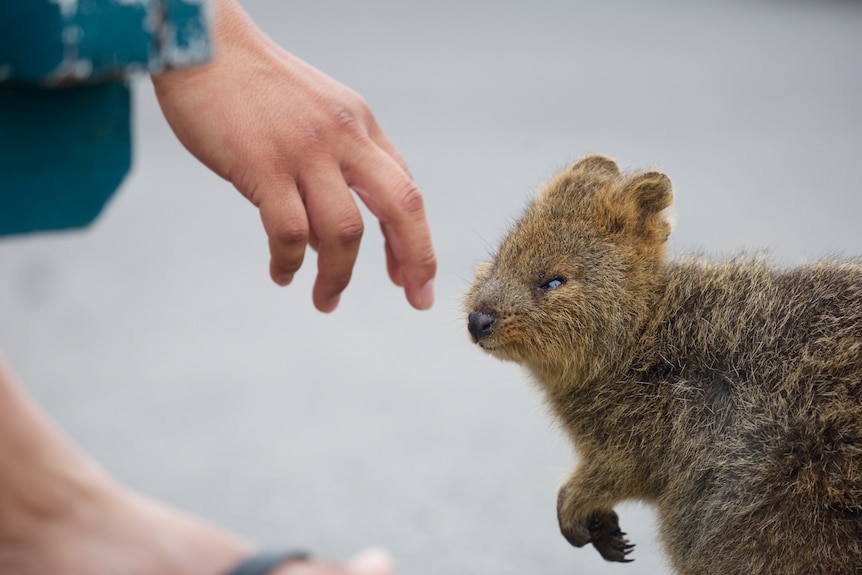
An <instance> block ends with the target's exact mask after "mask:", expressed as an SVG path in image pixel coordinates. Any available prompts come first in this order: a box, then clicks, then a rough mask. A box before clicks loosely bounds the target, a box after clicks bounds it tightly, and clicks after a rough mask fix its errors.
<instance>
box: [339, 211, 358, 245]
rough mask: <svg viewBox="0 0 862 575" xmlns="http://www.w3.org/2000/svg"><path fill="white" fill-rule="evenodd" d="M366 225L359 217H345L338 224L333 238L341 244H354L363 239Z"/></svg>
mask: <svg viewBox="0 0 862 575" xmlns="http://www.w3.org/2000/svg"><path fill="white" fill-rule="evenodd" d="M364 232H365V225H364V224H363V223H362V219H361V218H359V217H351V218H348V219H344V220H342V221H340V222H339V223H338V224H336V226H335V228H334V232H333V235H332V237H333V240H334V241H335V242H337V243H339V244H341V245H354V244H357V243H359V241H360V240H361V239H362V234H363V233H364Z"/></svg>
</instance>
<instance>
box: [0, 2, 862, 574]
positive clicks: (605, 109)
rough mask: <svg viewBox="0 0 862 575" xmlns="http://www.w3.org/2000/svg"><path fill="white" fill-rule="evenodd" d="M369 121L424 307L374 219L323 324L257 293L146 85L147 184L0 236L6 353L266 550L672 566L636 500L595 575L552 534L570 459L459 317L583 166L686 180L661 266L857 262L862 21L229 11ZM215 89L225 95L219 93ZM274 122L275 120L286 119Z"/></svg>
mask: <svg viewBox="0 0 862 575" xmlns="http://www.w3.org/2000/svg"><path fill="white" fill-rule="evenodd" d="M243 5H244V6H245V7H246V9H247V10H248V12H249V13H250V14H251V16H252V17H253V18H254V19H255V20H256V21H257V23H258V24H259V25H260V26H261V27H262V28H263V29H264V30H265V31H266V32H267V33H268V34H269V35H271V36H272V37H273V38H274V39H275V40H276V41H277V42H279V43H280V44H281V45H282V46H284V47H285V48H286V49H287V50H289V51H291V52H293V53H294V54H296V55H298V56H300V57H301V58H303V59H305V60H307V61H308V62H310V63H311V64H313V65H315V66H316V67H318V68H320V69H321V70H323V71H324V72H326V73H328V74H329V75H331V76H333V77H335V78H337V79H338V80H340V81H341V82H343V83H345V84H347V85H349V86H351V87H352V88H353V89H355V90H356V91H357V92H359V93H360V94H362V95H363V96H364V97H365V98H366V99H367V100H368V102H369V103H370V105H371V107H372V109H373V110H374V112H375V114H376V116H377V119H378V120H379V122H380V124H381V125H382V127H383V129H384V130H385V131H386V132H387V133H388V135H389V136H390V137H391V138H392V140H393V141H394V142H395V143H396V145H397V146H398V147H399V149H400V151H401V152H402V154H403V155H404V156H405V158H406V159H407V161H408V163H409V165H410V167H411V170H412V172H413V174H414V176H415V178H416V181H417V183H418V184H419V187H420V188H421V190H422V191H423V193H424V195H425V200H426V206H427V209H428V212H429V216H430V219H431V225H432V232H433V233H434V238H435V242H436V244H435V245H436V248H437V254H438V257H439V265H440V268H439V275H438V279H437V296H438V300H437V305H436V306H435V307H434V309H433V310H431V311H429V312H424V313H420V312H416V311H414V310H412V309H411V308H410V307H409V306H408V304H407V302H406V300H405V299H404V297H403V295H402V293H401V291H400V290H399V289H397V288H395V287H394V286H392V285H391V284H389V282H388V279H387V277H386V273H385V264H384V258H383V244H382V239H381V237H380V234H379V232H378V228H377V225H376V222H375V221H374V220H373V218H372V217H371V216H370V215H368V213H367V212H365V215H366V224H367V225H366V228H367V232H366V236H365V239H364V241H363V247H362V249H361V253H360V257H359V262H358V264H357V267H356V270H355V273H354V276H353V281H352V283H351V286H350V287H349V288H348V290H347V292H346V293H345V294H344V296H343V298H342V300H341V305H340V307H339V309H338V310H337V311H336V312H335V313H333V314H332V315H329V316H325V315H322V314H320V313H318V312H316V311H315V310H314V308H313V306H312V304H311V285H312V282H313V279H314V270H315V261H314V258H313V256H312V254H310V255H309V257H308V259H307V260H306V265H305V267H304V268H303V270H302V271H301V272H300V273H299V274H298V276H297V280H296V281H295V283H294V284H293V285H292V286H291V287H289V288H287V289H280V288H278V287H276V286H275V285H274V284H272V283H271V282H270V280H269V277H268V272H267V266H268V252H267V244H266V239H265V236H264V233H263V230H262V227H261V225H260V221H259V218H258V215H257V213H256V210H254V209H253V208H252V206H251V205H250V204H248V203H247V202H246V200H244V199H243V198H242V197H241V196H240V195H239V194H238V193H236V192H235V191H234V190H233V189H232V188H231V186H230V185H228V184H226V183H225V182H224V181H222V180H220V179H219V178H217V177H216V176H213V175H212V174H211V173H209V172H208V171H207V170H206V169H205V168H204V167H202V166H201V165H200V164H198V163H197V162H196V160H194V159H193V158H192V157H191V156H190V155H189V154H188V153H187V152H186V151H185V150H184V149H183V148H182V147H181V145H180V144H179V143H178V142H177V141H176V140H175V138H174V137H173V135H172V133H171V132H170V129H169V128H168V127H167V125H166V123H165V122H164V120H163V119H162V117H161V115H160V113H159V110H158V105H157V103H156V101H155V99H154V97H153V94H152V86H151V85H150V83H149V81H148V80H147V79H145V78H142V79H139V80H138V81H137V82H136V83H135V90H134V92H135V93H134V97H135V100H136V106H135V166H134V168H133V172H132V173H131V175H130V176H129V177H128V178H127V179H126V181H125V183H124V185H123V188H122V189H121V191H120V192H119V193H118V195H117V196H116V197H115V198H114V200H113V201H112V202H111V204H110V205H109V206H108V209H107V211H106V213H104V214H103V215H102V217H101V218H100V219H99V220H98V221H97V223H96V224H95V225H94V226H92V227H91V228H89V229H87V230H85V231H83V232H78V233H63V234H46V235H39V236H32V237H23V238H15V239H6V240H3V241H2V242H0V350H2V351H3V353H4V354H5V355H6V356H7V359H8V360H9V361H10V363H11V364H12V365H13V367H14V368H15V370H16V371H17V373H18V375H19V376H20V377H21V378H22V380H23V381H24V382H25V384H26V387H27V389H28V391H29V392H30V393H31V394H33V395H34V396H35V397H36V399H37V400H38V402H39V403H40V404H41V405H42V406H43V407H44V408H45V409H46V410H47V411H48V412H49V413H50V414H51V415H52V417H54V418H55V419H56V420H57V421H58V422H59V424H60V425H61V426H62V427H63V429H65V430H66V432H68V433H69V434H70V435H71V436H72V437H73V438H74V439H75V440H76V441H77V442H78V443H80V444H81V445H82V446H83V447H84V448H85V449H86V450H87V451H88V452H89V453H91V454H92V455H93V456H94V457H95V458H97V459H98V460H99V461H101V462H102V464H103V465H104V466H105V467H106V468H108V469H109V470H110V471H111V472H112V473H114V474H115V475H117V476H118V477H119V478H120V479H121V480H122V481H124V482H125V483H127V484H129V485H131V486H133V487H135V488H136V489H139V490H141V491H143V492H145V493H147V494H150V495H152V496H155V497H158V498H160V499H163V500H166V501H168V502H170V503H172V504H174V505H177V506H180V507H182V508H185V509H188V510H191V511H193V512H195V513H197V514H199V515H202V516H203V517H206V518H207V519H209V520H211V521H213V522H215V523H218V524H220V525H222V526H223V527H225V528H227V529H230V530H232V531H235V532H238V533H240V534H242V535H244V536H245V537H248V538H250V539H252V540H254V541H256V542H258V543H260V544H262V545H270V546H290V547H296V546H298V547H301V548H305V549H309V550H311V551H313V552H314V553H315V554H318V555H320V556H325V557H330V558H334V559H338V558H346V557H349V556H350V555H352V554H353V553H354V552H356V551H358V550H359V549H361V548H364V547H365V546H367V545H371V544H379V545H383V546H386V547H388V548H389V549H390V550H391V551H392V552H393V553H394V554H395V556H396V559H397V561H398V565H399V573H401V574H405V575H431V574H435V575H439V574H444V573H457V574H467V575H472V574H477V575H478V574H491V573H493V574H496V575H509V574H511V575H516V574H517V575H523V574H525V573H528V574H534V573H542V574H571V573H591V574H605V573H620V574H622V573H635V572H637V573H639V574H641V575H643V574H652V573H667V572H668V570H667V566H666V564H665V563H663V559H662V554H661V551H660V547H659V544H658V542H657V541H656V539H655V535H654V534H655V532H656V526H655V519H654V516H653V514H652V512H651V511H650V509H649V508H648V507H645V506H642V505H639V504H626V505H623V506H621V507H620V508H619V509H618V511H619V513H620V516H621V524H622V526H623V528H624V530H625V531H627V532H628V533H629V536H630V539H631V540H632V541H633V542H635V543H637V545H638V546H637V549H636V550H635V552H634V554H633V557H634V558H635V559H636V562H635V563H634V564H633V565H630V566H625V565H623V566H621V565H614V564H608V563H605V562H604V561H602V560H601V558H600V557H599V555H598V553H596V552H595V551H594V550H592V549H585V550H584V549H582V550H577V549H572V548H570V547H569V546H568V544H567V543H566V542H565V541H564V540H563V538H562V537H561V536H560V535H559V533H558V530H557V525H556V517H555V502H556V490H557V487H558V485H559V483H560V482H561V481H562V480H563V478H564V477H565V476H566V475H567V473H568V472H569V470H570V469H571V468H572V467H573V464H574V463H575V461H574V457H573V455H572V451H571V449H570V447H569V446H568V445H567V444H566V442H565V440H564V439H563V438H562V436H561V434H560V433H559V431H558V430H557V428H556V426H555V424H554V423H553V422H552V421H551V419H550V418H549V417H548V415H547V414H546V410H545V408H544V406H543V404H542V399H541V397H540V395H539V393H538V391H537V389H536V388H534V386H533V385H532V384H531V383H530V382H529V380H528V378H527V377H526V375H525V374H524V373H523V372H522V371H521V370H520V368H518V367H517V366H515V365H513V364H504V363H501V362H498V361H496V360H494V359H493V358H491V357H490V356H487V355H485V354H483V353H482V352H481V351H480V350H479V349H478V348H475V346H473V345H472V344H471V342H470V341H469V338H468V336H467V334H466V329H465V318H464V314H463V312H462V310H461V297H462V294H463V292H464V290H465V288H466V286H467V284H468V282H469V281H470V278H471V274H472V268H473V266H474V265H475V264H476V263H478V262H479V261H481V260H483V259H484V258H486V257H487V256H488V254H489V253H490V252H492V251H493V250H494V247H495V245H496V243H497V242H498V241H499V240H500V239H501V237H502V235H503V233H504V231H505V230H506V228H507V227H508V226H509V225H510V224H511V223H512V222H513V220H514V219H515V218H516V217H517V216H518V215H519V214H520V213H521V210H522V209H523V208H524V206H525V205H526V203H527V201H528V199H529V198H530V196H531V194H532V193H533V192H534V191H535V190H537V189H538V188H539V187H540V186H541V185H542V183H543V182H544V181H546V180H547V179H548V178H549V177H550V176H551V175H552V174H553V173H554V172H556V171H557V170H559V169H561V168H562V167H564V166H565V165H566V164H567V163H569V162H570V161H572V160H574V159H576V158H578V157H580V156H581V155H584V154H586V153H589V152H601V153H604V154H607V155H610V156H612V157H614V158H616V159H617V160H618V162H619V163H620V164H621V166H623V167H624V168H627V169H643V168H658V169H660V170H662V171H664V172H665V173H667V174H668V175H669V176H670V178H671V180H672V181H673V183H674V189H675V195H676V202H675V206H674V208H673V213H674V215H675V217H676V220H677V223H676V227H675V231H674V234H673V235H672V249H673V251H674V252H675V253H684V252H690V251H700V252H705V253H708V254H715V255H721V254H729V253H736V252H739V251H740V250H747V251H759V250H768V251H769V252H771V253H772V254H773V257H774V259H775V260H776V261H777V262H778V263H779V264H781V265H792V264H798V263H801V262H803V261H808V260H811V259H815V258H818V257H822V256H828V255H836V254H838V255H841V254H843V255H857V254H862V230H860V225H859V217H860V216H859V214H860V213H861V212H862V194H860V189H862V188H860V185H859V179H860V177H862V174H860V165H862V164H860V153H862V33H860V31H861V30H862V3H860V2H849V1H838V0H826V1H807V2H804V1H794V0H783V1H778V0H775V1H768V0H760V1H748V2H744V1H727V2H690V1H686V0H662V1H655V2H642V1H640V0H608V1H604V2H581V1H569V2H556V1H552V0H534V1H531V2H529V3H528V2H510V1H496V2H491V1H488V0H485V1H478V0H477V1H471V0H458V1H457V2H456V1H454V0H437V1H435V2H424V3H418V2H414V3H407V2H398V1H395V0H368V1H365V2H353V1H350V0H342V1H327V0H321V1H318V2H295V1H276V0H245V1H244V2H243ZM225 89H229V87H225ZM285 112H286V113H290V111H289V110H286V111H285Z"/></svg>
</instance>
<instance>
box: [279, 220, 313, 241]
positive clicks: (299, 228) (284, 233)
mask: <svg viewBox="0 0 862 575" xmlns="http://www.w3.org/2000/svg"><path fill="white" fill-rule="evenodd" d="M308 236H309V232H308V227H307V226H306V225H302V224H295V223H294V224H291V223H285V224H284V225H282V226H279V227H278V228H277V229H276V230H274V231H273V232H272V234H271V235H270V239H271V240H272V241H273V243H275V244H276V245H286V246H296V245H305V244H307V243H308Z"/></svg>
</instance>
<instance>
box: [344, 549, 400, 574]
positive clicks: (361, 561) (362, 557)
mask: <svg viewBox="0 0 862 575" xmlns="http://www.w3.org/2000/svg"><path fill="white" fill-rule="evenodd" d="M347 567H348V569H349V570H350V572H351V573H355V574H356V575H392V573H393V572H394V569H395V566H394V562H393V560H392V556H391V555H390V554H389V552H388V551H386V550H385V549H380V548H377V547H375V548H372V549H367V550H366V551H363V552H362V553H360V554H359V555H357V556H356V557H354V558H353V559H352V560H351V561H350V563H348V565H347Z"/></svg>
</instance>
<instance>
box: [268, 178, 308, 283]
mask: <svg viewBox="0 0 862 575" xmlns="http://www.w3.org/2000/svg"><path fill="white" fill-rule="evenodd" d="M255 197H256V198H260V200H259V201H258V202H257V204H258V208H259V209H260V219H261V222H262V223H263V228H264V230H265V231H266V235H267V238H268V241H269V254H270V261H269V273H270V276H271V277H272V280H273V281H274V282H275V283H277V284H278V285H280V286H286V285H288V284H290V282H291V281H293V276H294V274H295V273H296V271H297V270H298V269H299V268H300V267H301V266H302V262H303V259H304V258H305V249H306V246H307V245H308V237H309V223H308V216H307V214H306V211H305V206H304V205H303V203H302V198H301V197H300V195H299V190H298V188H297V187H296V183H295V182H294V181H293V180H287V181H280V182H278V183H273V184H269V185H268V186H267V187H265V188H263V190H262V191H260V192H259V193H256V194H255Z"/></svg>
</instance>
